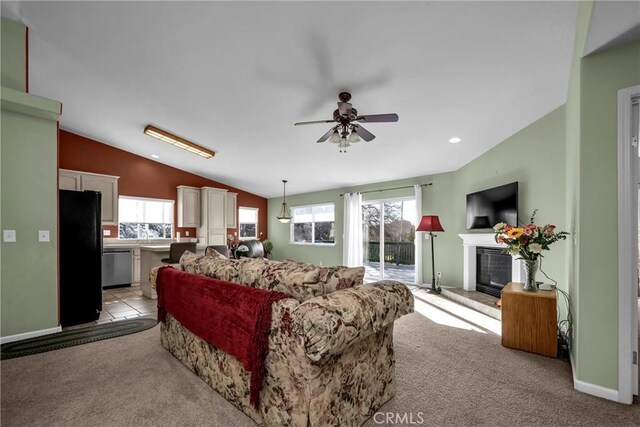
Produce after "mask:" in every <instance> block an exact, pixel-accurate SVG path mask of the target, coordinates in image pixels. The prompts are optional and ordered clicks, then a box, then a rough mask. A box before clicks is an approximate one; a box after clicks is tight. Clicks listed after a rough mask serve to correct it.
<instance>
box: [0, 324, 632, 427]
mask: <svg viewBox="0 0 640 427" xmlns="http://www.w3.org/2000/svg"><path fill="white" fill-rule="evenodd" d="M395 346H396V359H397V365H396V378H397V391H396V396H395V397H394V398H393V399H392V400H391V401H390V402H388V403H387V404H386V405H385V406H384V407H383V408H382V409H381V411H382V412H397V413H399V414H400V415H401V416H402V415H403V414H405V413H407V417H413V418H412V419H413V421H414V422H417V421H419V420H420V419H423V420H424V424H423V425H428V426H471V425H473V426H478V425H487V426H488V425H491V426H495V425H501V426H514V425H518V426H534V425H539V426H549V425H562V426H564V425H580V426H623V425H636V426H637V425H640V406H639V405H638V404H637V403H636V404H635V405H633V406H625V405H620V404H617V403H614V402H609V401H606V400H603V399H599V398H596V397H591V396H588V395H585V394H582V393H579V392H577V391H575V390H573V385H572V377H571V369H570V366H569V364H568V363H567V362H566V361H562V360H556V359H550V358H547V357H543V356H537V355H533V354H528V353H524V352H520V351H516V350H509V349H506V348H503V347H502V346H501V345H500V338H499V337H498V336H496V335H494V334H491V333H482V332H477V331H476V332H474V331H469V330H464V329H459V328H456V327H451V326H444V325H441V324H438V323H434V322H433V321H431V320H429V319H428V318H426V317H424V316H423V315H421V314H418V313H414V314H412V315H409V316H405V317H404V318H402V319H401V320H400V321H398V322H397V323H396V331H395ZM0 368H1V379H2V382H1V387H2V392H1V393H2V401H1V403H2V412H1V416H2V418H1V423H2V425H3V426H53V425H56V426H129V425H131V426H133V425H135V426H165V425H185V426H186V425H189V426H197V425H206V426H221V427H222V426H251V425H253V423H252V422H251V420H250V419H249V418H248V417H246V416H245V415H244V414H242V413H241V412H240V411H238V410H236V409H235V408H234V407H233V406H232V405H230V404H229V403H227V402H226V401H225V400H224V399H222V398H221V397H220V396H219V395H218V394H216V393H215V392H214V391H212V390H211V389H210V388H209V387H208V386H207V385H206V384H205V383H204V382H203V381H201V380H200V379H198V378H197V377H196V376H195V375H193V374H192V373H191V372H189V371H188V370H187V369H186V368H184V367H183V366H182V365H181V364H180V363H179V362H178V361H177V360H176V359H174V358H173V357H172V356H171V355H169V353H168V352H167V351H165V350H164V349H163V348H162V346H161V345H160V342H159V327H157V326H156V327H155V328H152V329H150V330H148V331H145V332H141V333H138V334H134V335H128V336H125V337H121V338H116V339H112V340H107V341H100V342H97V343H92V344H86V345H83V346H79V347H73V348H67V349H62V350H57V351H53V352H49V353H43V354H37V355H33V356H27V357H23V358H19V359H12V360H7V361H3V362H2V363H1V364H0ZM382 419H383V417H382V416H378V417H377V418H376V420H377V421H381V420H382ZM405 420H406V421H410V420H411V418H406V419H405ZM407 424H408V423H405V424H402V423H400V422H397V423H395V424H393V425H407ZM366 425H367V426H376V425H381V424H377V423H375V422H374V420H373V419H370V420H369V421H368V422H367V424H366ZM387 425H392V424H387ZM414 425H415V424H414Z"/></svg>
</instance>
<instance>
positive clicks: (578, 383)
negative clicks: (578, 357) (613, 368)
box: [569, 352, 618, 402]
mask: <svg viewBox="0 0 640 427" xmlns="http://www.w3.org/2000/svg"><path fill="white" fill-rule="evenodd" d="M569 360H570V361H571V372H572V373H573V388H575V389H576V390H578V391H580V392H582V393H586V394H590V395H592V396H596V397H601V398H603V399H607V400H613V401H614V402H618V390H613V389H611V388H606V387H602V386H599V385H596V384H591V383H588V382H586V381H582V380H579V379H578V378H576V370H575V368H574V363H573V354H572V353H571V352H569Z"/></svg>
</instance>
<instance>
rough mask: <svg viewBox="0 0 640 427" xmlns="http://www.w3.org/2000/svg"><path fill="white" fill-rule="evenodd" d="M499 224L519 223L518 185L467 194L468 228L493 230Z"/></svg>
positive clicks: (506, 185) (513, 184)
mask: <svg viewBox="0 0 640 427" xmlns="http://www.w3.org/2000/svg"><path fill="white" fill-rule="evenodd" d="M499 222H506V223H507V224H513V225H516V224H517V223H518V183H517V182H512V183H511V184H505V185H501V186H500V187H495V188H489V189H487V190H483V191H478V192H477V193H471V194H467V228H468V229H469V230H473V229H482V228H492V227H493V226H494V225H496V224H497V223H499Z"/></svg>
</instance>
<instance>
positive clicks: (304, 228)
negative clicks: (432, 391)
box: [291, 203, 336, 245]
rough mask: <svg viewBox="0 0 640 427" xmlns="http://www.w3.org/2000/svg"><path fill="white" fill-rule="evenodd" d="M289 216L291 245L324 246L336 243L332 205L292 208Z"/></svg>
mask: <svg viewBox="0 0 640 427" xmlns="http://www.w3.org/2000/svg"><path fill="white" fill-rule="evenodd" d="M291 216H292V217H293V220H292V221H291V242H292V243H309V244H315V245H326V244H334V243H335V242H336V239H335V205H334V204H333V203H327V204H322V205H310V206H298V207H294V208H291Z"/></svg>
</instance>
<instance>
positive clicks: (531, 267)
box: [523, 259, 538, 292]
mask: <svg viewBox="0 0 640 427" xmlns="http://www.w3.org/2000/svg"><path fill="white" fill-rule="evenodd" d="M537 271H538V260H537V259H525V260H524V286H523V290H524V291H526V292H538V285H537V284H536V272H537Z"/></svg>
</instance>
